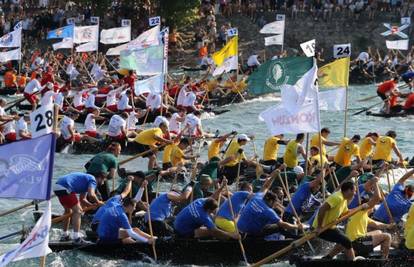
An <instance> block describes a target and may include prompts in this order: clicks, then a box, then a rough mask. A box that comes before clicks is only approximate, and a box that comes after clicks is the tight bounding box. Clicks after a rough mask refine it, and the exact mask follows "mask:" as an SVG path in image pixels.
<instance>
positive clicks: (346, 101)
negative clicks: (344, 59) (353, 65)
mask: <svg viewBox="0 0 414 267" xmlns="http://www.w3.org/2000/svg"><path fill="white" fill-rule="evenodd" d="M349 62H350V59H349V60H348V68H347V70H348V81H347V83H346V86H345V112H344V137H346V130H347V124H348V94H349V93H348V90H349V88H348V84H349Z"/></svg>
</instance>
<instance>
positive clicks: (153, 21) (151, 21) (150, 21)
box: [148, 16, 161, 27]
mask: <svg viewBox="0 0 414 267" xmlns="http://www.w3.org/2000/svg"><path fill="white" fill-rule="evenodd" d="M148 24H149V25H150V26H151V27H152V26H157V25H160V24H161V17H160V16H157V17H152V18H149V19H148Z"/></svg>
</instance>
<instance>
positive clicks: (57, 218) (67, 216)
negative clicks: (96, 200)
mask: <svg viewBox="0 0 414 267" xmlns="http://www.w3.org/2000/svg"><path fill="white" fill-rule="evenodd" d="M96 208H98V206H95V205H94V206H89V207H86V208H84V209H83V212H87V211H90V210H94V209H96ZM71 216H72V213H66V214H63V215H62V216H59V217H56V218H54V219H52V223H59V222H61V221H64V220H66V219H67V218H69V217H71Z"/></svg>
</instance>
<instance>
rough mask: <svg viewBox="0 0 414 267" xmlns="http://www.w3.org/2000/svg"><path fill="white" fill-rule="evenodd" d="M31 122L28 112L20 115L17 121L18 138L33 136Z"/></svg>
mask: <svg viewBox="0 0 414 267" xmlns="http://www.w3.org/2000/svg"><path fill="white" fill-rule="evenodd" d="M28 123H30V116H29V115H28V114H27V115H26V114H25V115H23V116H21V117H20V119H19V120H18V121H17V123H16V140H24V139H30V138H32V134H31V133H30V131H29V129H28Z"/></svg>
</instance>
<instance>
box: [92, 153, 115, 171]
mask: <svg viewBox="0 0 414 267" xmlns="http://www.w3.org/2000/svg"><path fill="white" fill-rule="evenodd" d="M112 168H114V169H117V168H118V159H117V158H116V157H115V156H114V154H112V153H108V152H102V153H99V154H97V155H96V156H95V157H93V158H92V159H91V160H90V161H89V162H88V166H87V168H86V171H87V173H90V174H100V173H108V172H109V170H110V169H112Z"/></svg>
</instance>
